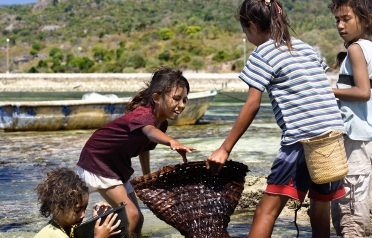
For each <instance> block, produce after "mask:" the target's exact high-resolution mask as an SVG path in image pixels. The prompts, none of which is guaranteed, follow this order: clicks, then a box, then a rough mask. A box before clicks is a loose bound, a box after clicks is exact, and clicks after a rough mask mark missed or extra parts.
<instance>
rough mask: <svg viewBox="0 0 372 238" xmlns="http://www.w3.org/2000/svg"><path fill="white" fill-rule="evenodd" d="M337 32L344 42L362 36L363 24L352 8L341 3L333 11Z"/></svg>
mask: <svg viewBox="0 0 372 238" xmlns="http://www.w3.org/2000/svg"><path fill="white" fill-rule="evenodd" d="M334 15H335V19H336V26H337V30H338V33H339V34H340V36H341V38H342V39H344V41H345V42H350V41H357V40H359V39H360V38H364V34H365V33H366V27H365V24H362V22H361V21H360V20H359V18H358V16H357V15H355V13H354V11H353V9H351V8H350V7H349V6H346V5H343V6H341V7H339V8H337V9H336V11H335V12H334Z"/></svg>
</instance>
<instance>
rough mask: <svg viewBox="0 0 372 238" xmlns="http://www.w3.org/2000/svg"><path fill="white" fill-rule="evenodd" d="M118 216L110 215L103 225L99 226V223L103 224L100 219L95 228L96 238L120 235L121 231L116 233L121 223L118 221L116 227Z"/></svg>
mask: <svg viewBox="0 0 372 238" xmlns="http://www.w3.org/2000/svg"><path fill="white" fill-rule="evenodd" d="M117 216H118V214H116V213H115V214H114V213H110V214H109V215H108V216H107V217H106V220H105V221H104V222H103V223H102V225H99V223H100V222H101V218H98V220H97V221H96V224H95V226H94V238H107V237H110V236H113V235H117V234H120V232H121V230H117V231H115V229H116V228H118V227H119V225H120V222H121V221H120V220H118V221H117V222H116V224H115V225H114V222H115V220H116V218H117Z"/></svg>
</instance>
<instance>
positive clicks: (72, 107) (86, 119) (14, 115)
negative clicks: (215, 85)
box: [0, 90, 217, 131]
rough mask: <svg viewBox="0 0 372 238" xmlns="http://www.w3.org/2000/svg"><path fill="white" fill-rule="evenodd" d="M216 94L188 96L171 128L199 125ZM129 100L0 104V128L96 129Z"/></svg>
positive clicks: (214, 91) (215, 92) (103, 99)
mask: <svg viewBox="0 0 372 238" xmlns="http://www.w3.org/2000/svg"><path fill="white" fill-rule="evenodd" d="M216 95H217V91H216V90H211V91H205V92H195V93H189V95H188V98H189V101H188V103H187V106H186V109H185V110H184V111H183V112H182V113H181V114H180V115H179V117H178V119H176V120H169V125H171V126H180V125H192V124H195V123H197V122H198V120H199V119H200V118H201V117H202V116H203V114H204V113H205V111H206V110H207V108H208V106H209V104H210V102H211V101H212V100H213V98H214V97H215V96H216ZM130 100H131V98H130V97H123V98H112V97H110V98H99V99H94V100H59V101H33V102H0V129H3V130H4V131H57V130H81V129H96V128H99V127H101V126H103V125H105V124H107V123H109V122H110V121H112V120H114V119H116V118H118V117H120V116H122V115H123V114H124V113H125V106H126V104H127V103H128V102H129V101H130Z"/></svg>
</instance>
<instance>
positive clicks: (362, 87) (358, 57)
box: [333, 44, 371, 101]
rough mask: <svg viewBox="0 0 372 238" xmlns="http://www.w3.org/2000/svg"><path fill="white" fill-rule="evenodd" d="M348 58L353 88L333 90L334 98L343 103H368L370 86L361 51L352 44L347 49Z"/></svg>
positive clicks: (356, 45) (357, 46)
mask: <svg viewBox="0 0 372 238" xmlns="http://www.w3.org/2000/svg"><path fill="white" fill-rule="evenodd" d="M348 57H349V60H350V65H351V69H352V71H353V78H354V83H355V86H353V87H351V88H343V89H339V88H334V89H333V93H334V94H335V97H336V98H339V99H341V100H344V101H368V100H369V98H370V97H371V86H370V80H369V76H368V69H367V63H366V60H365V57H364V54H363V51H362V49H361V48H360V46H359V45H358V44H352V45H351V46H349V48H348Z"/></svg>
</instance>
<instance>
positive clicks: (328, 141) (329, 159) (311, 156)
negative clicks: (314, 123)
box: [301, 131, 348, 184]
mask: <svg viewBox="0 0 372 238" xmlns="http://www.w3.org/2000/svg"><path fill="white" fill-rule="evenodd" d="M342 134H343V132H342V131H330V132H327V133H325V134H324V135H321V136H318V137H315V138H313V139H310V140H302V141H301V144H302V145H303V147H304V153H305V159H306V165H307V168H308V170H309V174H310V177H311V180H312V181H313V182H314V183H317V184H323V183H329V182H333V181H337V180H340V179H343V178H344V177H345V176H346V174H347V172H348V165H347V158H346V152H345V147H344V142H343V140H342Z"/></svg>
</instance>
